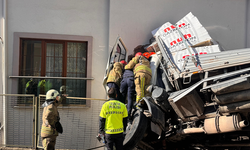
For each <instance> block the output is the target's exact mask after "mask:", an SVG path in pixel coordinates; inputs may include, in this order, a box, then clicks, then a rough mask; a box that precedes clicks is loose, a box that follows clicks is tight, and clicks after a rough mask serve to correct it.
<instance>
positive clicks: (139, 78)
mask: <svg viewBox="0 0 250 150" xmlns="http://www.w3.org/2000/svg"><path fill="white" fill-rule="evenodd" d="M125 69H134V70H133V71H134V76H135V77H134V78H135V91H136V102H137V103H138V102H139V101H140V100H141V99H142V98H143V97H144V96H145V92H146V90H145V88H146V87H147V86H148V85H149V84H150V81H151V76H152V71H151V69H150V62H149V61H148V60H147V59H146V58H145V57H144V56H143V55H142V53H141V52H138V53H136V55H135V57H134V58H133V59H132V60H131V61H129V63H128V64H127V65H126V66H125Z"/></svg>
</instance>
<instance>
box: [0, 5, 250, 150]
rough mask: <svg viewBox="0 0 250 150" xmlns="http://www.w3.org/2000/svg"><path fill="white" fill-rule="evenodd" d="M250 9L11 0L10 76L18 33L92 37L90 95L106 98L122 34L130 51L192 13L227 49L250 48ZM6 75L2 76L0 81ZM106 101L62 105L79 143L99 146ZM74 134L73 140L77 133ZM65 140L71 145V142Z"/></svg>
mask: <svg viewBox="0 0 250 150" xmlns="http://www.w3.org/2000/svg"><path fill="white" fill-rule="evenodd" d="M1 2H2V1H1ZM0 6H1V5H0ZM1 8H2V7H1ZM249 9H250V4H249V1H247V0H237V1H235V0H220V1H218V0H206V1H197V0H178V1H174V0H157V1H152V0H136V1H134V0H126V1H124V0H94V1H93V0H71V1H69V0H43V1H41V0H21V1H20V0H7V40H6V41H7V45H6V47H7V53H8V57H7V58H6V60H7V65H6V67H7V75H8V76H11V75H13V70H12V68H13V66H16V67H17V65H18V64H13V59H15V58H13V49H14V47H13V42H14V32H27V33H45V34H62V35H80V36H92V37H93V49H92V56H91V57H92V76H91V77H92V78H94V80H92V81H91V98H106V95H105V91H104V89H103V87H102V80H103V74H104V70H105V67H106V62H107V58H108V51H109V50H110V49H111V48H112V46H113V43H114V42H115V40H116V37H117V36H118V35H120V36H121V37H122V39H123V41H124V43H125V44H126V46H127V48H128V50H129V52H128V53H129V54H130V53H132V51H133V49H134V48H135V47H136V46H137V45H144V44H148V43H149V39H150V38H151V37H152V34H151V31H152V30H154V29H155V28H158V27H159V26H161V25H162V24H164V23H165V22H171V23H173V24H175V23H176V22H177V21H178V20H180V19H181V18H182V17H184V16H185V15H186V14H188V13H189V12H192V13H193V14H194V15H195V16H197V18H198V19H199V20H200V22H201V24H202V25H203V26H204V27H205V28H206V29H207V30H208V33H209V34H210V36H211V37H212V38H213V39H214V40H216V41H218V42H219V43H220V44H221V45H222V46H223V47H224V48H225V49H226V50H229V49H238V48H245V47H249V46H250V31H249V28H250V23H249V16H250V11H249ZM1 29H2V24H1ZM1 33H2V32H1ZM0 45H1V44H0ZM0 49H1V48H0ZM1 50H2V49H1ZM1 52H2V51H1ZM1 67H2V66H0V69H1ZM1 70H2V69H1ZM2 79H3V76H1V79H0V84H1V83H2V82H3V81H2ZM12 80H13V79H10V78H8V80H7V85H8V90H7V93H11V90H12V88H13V87H12V86H11V85H12ZM7 85H6V86H7ZM0 92H2V89H1V87H0ZM102 103H103V102H99V101H92V102H91V107H90V108H77V109H73V108H70V107H68V108H60V109H59V111H60V113H61V118H62V120H63V121H64V124H65V123H66V125H65V128H66V129H70V131H72V133H74V132H75V131H78V132H77V133H76V134H77V135H79V137H80V138H79V139H82V138H83V137H84V139H83V141H79V142H78V143H79V144H78V145H77V146H74V147H76V148H81V147H84V146H85V147H84V148H90V146H93V145H98V143H97V142H96V140H95V135H96V134H97V129H98V114H99V111H100V107H101V105H102ZM0 107H1V106H0ZM0 110H1V109H0ZM72 117H74V118H72ZM76 120H77V121H76ZM71 124H72V126H71ZM20 126H21V124H20ZM76 127H78V128H77V129H76ZM81 127H83V128H81ZM89 128H91V131H89V130H88V129H89ZM66 129H65V130H66ZM8 132H9V131H8ZM67 132H68V131H67ZM81 132H83V134H84V136H83V135H82V134H81ZM0 135H1V134H0ZM12 135H13V134H9V135H8V136H12ZM60 136H61V137H60ZM60 136H59V141H61V143H64V141H63V140H60V138H62V137H63V136H65V135H60ZM20 138H21V137H20ZM70 138H71V140H72V138H74V137H70ZM8 139H11V137H8ZM59 143H60V142H59ZM65 143H66V144H65ZM65 143H64V144H65V146H67V147H68V146H69V145H70V143H69V144H68V143H67V142H65ZM57 146H59V145H57ZM57 148H59V147H57ZM60 148H61V147H60ZM64 148H65V147H64Z"/></svg>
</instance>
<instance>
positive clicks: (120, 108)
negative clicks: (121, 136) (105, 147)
mask: <svg viewBox="0 0 250 150" xmlns="http://www.w3.org/2000/svg"><path fill="white" fill-rule="evenodd" d="M100 117H102V118H105V119H106V122H105V128H104V131H105V133H107V134H118V133H122V132H123V118H126V117H128V111H127V108H126V106H125V105H124V104H123V103H122V102H120V101H118V100H109V101H107V102H106V103H104V104H103V106H102V110H101V112H100Z"/></svg>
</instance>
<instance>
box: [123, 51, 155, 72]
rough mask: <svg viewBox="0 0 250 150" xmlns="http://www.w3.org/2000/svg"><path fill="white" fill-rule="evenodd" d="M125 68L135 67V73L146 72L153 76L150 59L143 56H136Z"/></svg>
mask: <svg viewBox="0 0 250 150" xmlns="http://www.w3.org/2000/svg"><path fill="white" fill-rule="evenodd" d="M125 69H134V74H135V75H136V74H137V73H145V74H148V75H149V76H152V71H151V69H150V63H149V61H148V60H147V59H146V58H145V57H143V56H136V57H134V58H133V59H132V60H131V61H129V63H128V64H127V65H126V66H125Z"/></svg>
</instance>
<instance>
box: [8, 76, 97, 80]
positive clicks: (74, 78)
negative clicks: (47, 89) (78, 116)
mask: <svg viewBox="0 0 250 150" xmlns="http://www.w3.org/2000/svg"><path fill="white" fill-rule="evenodd" d="M9 78H33V79H72V80H94V78H79V77H43V76H9Z"/></svg>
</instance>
